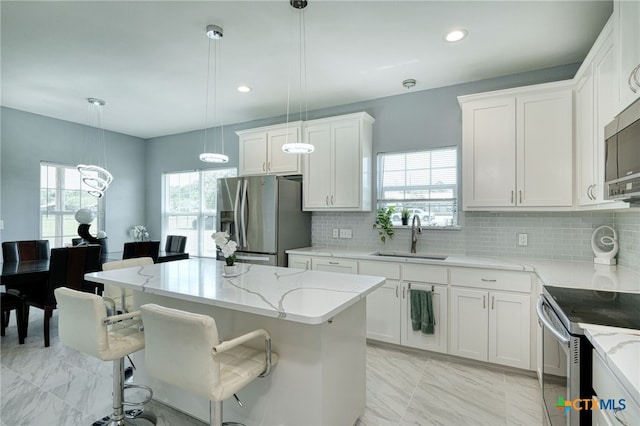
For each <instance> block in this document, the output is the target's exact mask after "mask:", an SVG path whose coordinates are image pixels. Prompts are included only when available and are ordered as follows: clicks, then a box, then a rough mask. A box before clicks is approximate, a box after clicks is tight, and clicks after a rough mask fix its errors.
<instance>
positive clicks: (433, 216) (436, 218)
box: [377, 145, 460, 228]
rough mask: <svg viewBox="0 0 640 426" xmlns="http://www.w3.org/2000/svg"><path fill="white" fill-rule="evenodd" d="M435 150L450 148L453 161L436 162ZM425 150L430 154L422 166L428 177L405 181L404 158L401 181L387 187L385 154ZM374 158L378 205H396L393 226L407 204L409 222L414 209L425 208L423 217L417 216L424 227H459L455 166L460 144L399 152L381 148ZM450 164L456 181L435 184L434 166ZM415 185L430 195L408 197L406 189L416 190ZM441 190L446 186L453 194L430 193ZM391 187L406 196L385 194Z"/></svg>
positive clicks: (439, 168) (458, 194) (408, 155)
mask: <svg viewBox="0 0 640 426" xmlns="http://www.w3.org/2000/svg"><path fill="white" fill-rule="evenodd" d="M437 151H453V152H454V154H455V161H454V162H453V163H451V164H448V165H445V166H438V165H436V164H434V163H433V156H432V154H433V153H434V152H437ZM424 154H429V155H428V157H429V161H430V163H429V164H428V165H426V167H425V168H424V169H426V170H427V171H428V179H429V181H427V182H424V183H421V184H420V185H416V184H413V185H411V184H407V182H406V181H407V180H408V176H409V172H408V170H409V169H407V168H406V163H407V161H406V160H405V169H404V173H405V179H404V184H401V185H397V186H387V187H385V186H384V183H385V173H384V161H385V158H388V157H389V156H398V155H405V156H407V157H410V156H411V155H424ZM377 160H378V171H377V178H378V179H377V180H378V185H377V204H378V208H381V207H389V206H394V207H395V212H394V214H393V215H392V222H393V224H394V225H396V226H397V225H401V222H400V218H401V212H402V209H403V208H407V209H409V210H410V212H411V216H410V218H409V221H410V222H411V219H412V217H413V214H414V213H415V211H416V210H422V211H423V212H424V214H423V215H422V217H420V219H421V221H422V226H423V227H438V228H443V227H444V228H458V227H459V223H458V205H459V197H460V192H459V190H460V188H459V181H460V173H459V170H458V168H459V164H460V159H459V148H458V147H457V146H455V145H454V146H446V147H437V148H429V149H422V150H417V151H398V152H384V153H383V152H381V153H378V159H377ZM451 168H453V169H454V170H453V175H454V176H455V183H444V184H438V183H434V182H433V181H432V179H433V173H432V171H433V170H443V169H444V170H446V169H451ZM396 171H397V170H396ZM417 189H421V190H424V191H427V192H428V193H429V197H428V198H411V197H407V196H406V194H407V193H409V194H410V193H411V191H412V190H413V191H415V190H417ZM442 190H449V191H450V192H451V193H452V194H453V195H452V197H443V198H437V197H432V196H431V195H432V191H442ZM391 191H394V192H395V193H396V194H398V193H405V196H404V197H396V198H392V197H385V193H388V192H391ZM422 206H424V208H426V210H424V208H420V207H422ZM416 207H418V209H416ZM443 208H444V210H443ZM439 213H444V214H439ZM410 222H409V225H411V223H410Z"/></svg>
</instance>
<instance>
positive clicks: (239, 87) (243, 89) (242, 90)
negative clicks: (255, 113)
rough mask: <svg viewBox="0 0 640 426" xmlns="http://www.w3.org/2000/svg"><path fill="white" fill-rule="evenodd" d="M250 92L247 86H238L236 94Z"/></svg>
mask: <svg viewBox="0 0 640 426" xmlns="http://www.w3.org/2000/svg"><path fill="white" fill-rule="evenodd" d="M250 91H251V87H249V86H244V85H242V86H238V92H242V93H249V92H250Z"/></svg>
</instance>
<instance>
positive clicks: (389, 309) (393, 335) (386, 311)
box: [367, 281, 400, 345]
mask: <svg viewBox="0 0 640 426" xmlns="http://www.w3.org/2000/svg"><path fill="white" fill-rule="evenodd" d="M367 338H368V339H374V340H379V341H381V342H387V343H394V344H396V345H399V344H400V282H398V281H387V282H386V283H385V284H384V285H383V286H382V287H379V288H377V289H376V290H374V291H373V292H372V293H369V295H368V296H367Z"/></svg>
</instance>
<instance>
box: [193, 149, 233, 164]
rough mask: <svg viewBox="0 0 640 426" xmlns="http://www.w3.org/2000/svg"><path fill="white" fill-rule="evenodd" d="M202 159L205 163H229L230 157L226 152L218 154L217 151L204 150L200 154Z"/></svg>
mask: <svg viewBox="0 0 640 426" xmlns="http://www.w3.org/2000/svg"><path fill="white" fill-rule="evenodd" d="M200 161H204V162H205V163H228V162H229V157H228V156H226V155H224V154H216V153H215V152H203V153H202V154H200Z"/></svg>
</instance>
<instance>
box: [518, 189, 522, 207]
mask: <svg viewBox="0 0 640 426" xmlns="http://www.w3.org/2000/svg"><path fill="white" fill-rule="evenodd" d="M518 192H519V193H520V204H522V190H520V191H518Z"/></svg>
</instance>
